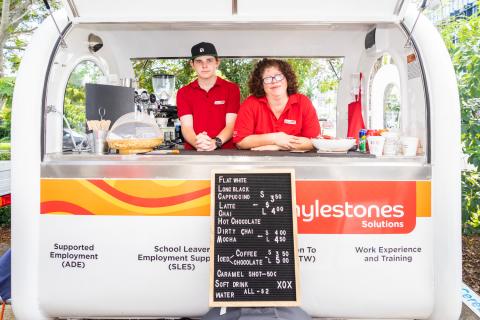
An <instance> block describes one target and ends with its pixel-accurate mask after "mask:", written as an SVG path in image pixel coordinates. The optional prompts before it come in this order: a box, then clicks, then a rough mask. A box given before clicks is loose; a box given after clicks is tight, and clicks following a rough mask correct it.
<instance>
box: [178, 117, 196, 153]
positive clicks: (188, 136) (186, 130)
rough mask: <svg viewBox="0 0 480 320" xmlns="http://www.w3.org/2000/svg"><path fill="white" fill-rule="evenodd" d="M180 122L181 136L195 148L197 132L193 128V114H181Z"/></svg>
mask: <svg viewBox="0 0 480 320" xmlns="http://www.w3.org/2000/svg"><path fill="white" fill-rule="evenodd" d="M180 124H181V129H182V135H183V138H184V139H185V141H187V142H188V143H189V144H190V145H192V146H193V147H194V148H195V149H196V148H197V147H196V140H197V134H196V133H195V131H194V130H193V116H192V115H191V114H186V115H184V116H181V117H180Z"/></svg>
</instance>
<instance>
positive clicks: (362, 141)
mask: <svg viewBox="0 0 480 320" xmlns="http://www.w3.org/2000/svg"><path fill="white" fill-rule="evenodd" d="M358 151H360V152H364V153H365V152H367V129H360V132H359V133H358Z"/></svg>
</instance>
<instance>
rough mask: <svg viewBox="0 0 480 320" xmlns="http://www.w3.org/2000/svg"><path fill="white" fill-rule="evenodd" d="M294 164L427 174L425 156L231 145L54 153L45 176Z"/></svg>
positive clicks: (174, 175)
mask: <svg viewBox="0 0 480 320" xmlns="http://www.w3.org/2000/svg"><path fill="white" fill-rule="evenodd" d="M267 168H268V169H274V168H293V169H295V173H296V178H297V179H315V180H319V179H321V180H428V179H430V178H431V166H430V165H429V164H427V163H425V158H424V157H422V156H419V157H408V158H406V157H380V158H375V157H371V156H369V155H364V154H357V153H353V154H352V153H349V154H341V155H338V154H334V155H332V154H328V155H325V154H317V153H313V152H312V153H290V152H278V151H277V152H261V153H259V152H256V151H242V150H230V151H228V152H224V151H215V152H209V153H201V152H196V151H183V150H182V151H181V153H180V154H168V155H155V154H150V155H149V154H142V155H116V154H108V155H95V154H90V153H82V154H78V153H77V154H73V153H71V154H49V155H46V156H45V159H44V161H43V163H42V168H41V174H42V177H43V178H84V179H85V178H118V179H188V180H207V179H210V172H211V170H213V169H224V170H242V171H248V170H254V169H267Z"/></svg>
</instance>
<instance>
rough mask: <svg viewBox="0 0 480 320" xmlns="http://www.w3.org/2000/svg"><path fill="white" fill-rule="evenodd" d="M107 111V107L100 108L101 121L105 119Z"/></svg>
mask: <svg viewBox="0 0 480 320" xmlns="http://www.w3.org/2000/svg"><path fill="white" fill-rule="evenodd" d="M106 112H107V111H106V110H105V108H98V115H99V116H100V121H102V120H103V117H105V113H106Z"/></svg>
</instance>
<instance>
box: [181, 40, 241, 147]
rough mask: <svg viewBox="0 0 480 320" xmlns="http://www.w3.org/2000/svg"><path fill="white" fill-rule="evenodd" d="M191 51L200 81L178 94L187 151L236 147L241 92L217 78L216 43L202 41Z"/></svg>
mask: <svg viewBox="0 0 480 320" xmlns="http://www.w3.org/2000/svg"><path fill="white" fill-rule="evenodd" d="M191 52H192V59H191V61H190V65H191V66H192V68H193V69H194V70H195V72H196V74H197V80H195V81H193V82H192V83H190V84H188V85H186V86H184V87H182V88H181V89H180V90H178V93H177V108H178V116H179V118H180V122H181V125H182V134H183V137H184V139H185V141H186V142H185V149H194V150H197V151H212V150H215V149H221V148H222V149H228V148H230V149H231V148H234V145H233V143H232V140H231V138H232V134H233V126H234V124H235V119H236V118H237V112H238V108H239V105H240V89H239V88H238V86H237V85H236V84H234V83H232V82H229V81H226V80H224V79H222V78H220V77H218V76H217V74H216V71H217V69H218V66H219V65H220V59H219V58H218V55H217V50H216V49H215V46H214V45H213V44H211V43H208V42H200V43H198V44H196V45H194V46H193V47H192V50H191Z"/></svg>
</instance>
